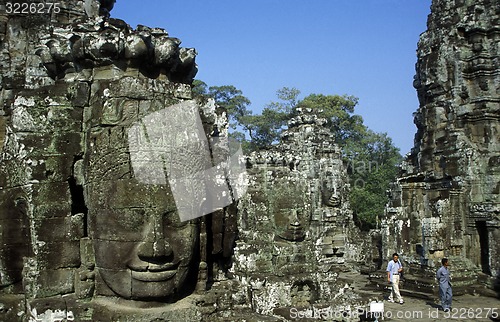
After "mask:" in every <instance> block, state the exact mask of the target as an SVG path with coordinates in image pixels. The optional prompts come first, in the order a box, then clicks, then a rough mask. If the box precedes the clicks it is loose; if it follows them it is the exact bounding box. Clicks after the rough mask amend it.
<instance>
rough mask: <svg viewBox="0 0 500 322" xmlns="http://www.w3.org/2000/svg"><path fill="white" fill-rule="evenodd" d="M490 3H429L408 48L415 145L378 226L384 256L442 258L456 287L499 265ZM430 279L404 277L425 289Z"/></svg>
mask: <svg viewBox="0 0 500 322" xmlns="http://www.w3.org/2000/svg"><path fill="white" fill-rule="evenodd" d="M498 8H500V3H499V1H497V0H477V1H476V0H474V1H472V0H456V1H446V0H434V1H433V2H432V7H431V14H430V16H429V19H428V24H427V25H428V30H427V31H426V32H424V33H423V34H422V35H421V36H420V41H419V44H418V51H417V54H418V61H417V65H416V70H417V74H416V76H415V81H414V86H415V88H416V89H417V94H418V98H419V102H420V107H419V109H418V110H417V112H416V113H415V114H414V117H415V120H414V121H415V124H416V126H417V134H416V135H415V146H414V148H413V149H412V151H411V153H410V154H409V155H408V156H407V158H406V160H405V162H404V164H403V166H402V172H401V174H400V176H399V178H398V180H397V182H396V183H395V184H394V186H393V187H392V191H391V201H390V203H389V205H388V207H387V208H386V218H385V221H384V225H383V232H384V235H385V238H384V256H386V257H387V258H388V257H390V254H391V253H392V252H393V251H398V252H400V253H401V254H402V258H403V259H404V260H405V261H406V262H408V263H409V264H410V267H411V268H412V271H411V272H412V273H415V274H417V272H419V271H420V273H419V274H420V275H422V274H423V275H424V276H426V275H427V274H429V276H432V275H431V274H433V271H434V270H435V269H437V267H439V266H440V264H439V262H440V259H441V258H442V257H445V256H446V257H451V258H452V262H455V265H454V266H452V269H453V274H455V277H456V278H455V283H454V290H455V289H456V291H457V292H461V291H463V290H464V288H461V287H460V286H465V285H470V284H472V283H474V282H475V281H476V280H477V277H478V274H479V276H484V275H481V274H486V276H497V275H498V274H499V272H500V261H499V259H500V256H499V255H500V248H499V245H500V243H499V241H500V239H499V237H500V233H499V231H500V230H499V228H500V226H499V225H500V197H499V193H500V180H499V179H500V168H499V162H498V160H499V157H500V144H499V130H500V125H499V115H500V114H499V111H500V110H499V108H500V104H499V102H500V95H499V93H500V63H499V57H500V55H499V54H500V48H499V46H498V44H499V41H498V39H499V37H500V33H499V30H500V29H499V17H500V16H499V15H500V12H499V11H498ZM421 268H423V269H424V270H423V271H421ZM410 276H411V274H408V275H407V279H410V280H411V278H410ZM432 281H433V278H431V279H420V280H418V279H415V280H414V281H410V282H409V283H407V284H408V285H411V284H412V283H413V284H415V285H414V286H416V287H417V288H420V289H421V290H426V289H427V290H428V289H429V288H431V289H432V284H433V283H432ZM429 284H431V285H429ZM471 289H472V288H470V290H471Z"/></svg>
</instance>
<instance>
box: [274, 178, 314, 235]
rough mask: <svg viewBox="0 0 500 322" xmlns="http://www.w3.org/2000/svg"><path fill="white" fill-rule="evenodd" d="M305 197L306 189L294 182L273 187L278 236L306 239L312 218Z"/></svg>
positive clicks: (275, 222) (275, 223) (275, 227)
mask: <svg viewBox="0 0 500 322" xmlns="http://www.w3.org/2000/svg"><path fill="white" fill-rule="evenodd" d="M305 197H306V195H305V192H304V190H303V189H300V187H298V186H295V185H293V184H291V185H288V186H286V185H284V184H279V185H278V186H275V187H273V192H272V197H271V212H272V217H273V223H274V229H275V233H276V236H277V238H279V239H282V240H287V241H295V242H296V241H302V240H304V238H305V236H306V232H307V229H308V228H309V224H310V220H311V218H310V217H311V216H310V211H309V207H307V203H306V200H305Z"/></svg>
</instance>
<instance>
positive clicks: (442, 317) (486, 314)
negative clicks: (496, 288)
mask: <svg viewBox="0 0 500 322" xmlns="http://www.w3.org/2000/svg"><path fill="white" fill-rule="evenodd" d="M404 301H405V303H404V304H399V303H390V302H388V301H387V300H384V302H383V303H384V313H383V317H379V318H378V321H418V322H434V321H436V322H438V321H489V322H491V321H500V300H499V299H496V298H493V297H486V296H479V295H477V296H474V295H462V296H454V297H453V302H452V309H451V311H450V312H443V311H442V310H441V309H440V308H441V306H440V305H439V303H438V301H437V299H436V301H435V302H433V301H428V300H424V299H419V298H411V297H405V298H404Z"/></svg>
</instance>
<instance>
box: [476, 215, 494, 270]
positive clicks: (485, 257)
mask: <svg viewBox="0 0 500 322" xmlns="http://www.w3.org/2000/svg"><path fill="white" fill-rule="evenodd" d="M476 228H477V233H478V235H479V246H480V248H481V270H482V271H483V273H485V274H488V275H491V268H490V243H489V236H488V227H487V226H486V221H476Z"/></svg>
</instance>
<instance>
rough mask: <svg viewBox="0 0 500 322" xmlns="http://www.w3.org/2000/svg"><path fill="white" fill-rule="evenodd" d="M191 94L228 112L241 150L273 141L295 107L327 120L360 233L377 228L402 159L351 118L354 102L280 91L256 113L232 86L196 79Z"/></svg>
mask: <svg viewBox="0 0 500 322" xmlns="http://www.w3.org/2000/svg"><path fill="white" fill-rule="evenodd" d="M193 93H195V95H198V96H205V97H212V98H214V99H215V101H216V102H217V103H218V104H219V105H220V106H222V107H224V108H225V109H226V110H227V111H228V115H229V118H230V125H231V128H232V129H233V132H232V134H231V136H232V137H234V138H236V139H238V140H239V141H240V142H242V146H243V148H244V151H245V152H249V151H251V150H259V149H265V148H267V147H269V146H271V145H272V144H275V143H277V142H278V141H279V137H280V135H281V133H282V132H283V130H285V129H286V125H287V122H288V121H289V120H290V119H291V118H292V117H294V116H295V115H296V114H297V109H298V108H308V109H312V110H315V111H316V114H317V115H318V116H319V117H322V118H325V119H326V120H327V126H328V127H329V128H330V130H331V131H332V133H333V135H334V137H335V141H336V143H337V144H338V145H339V146H340V147H341V148H342V153H343V161H344V164H345V165H346V167H347V172H348V174H349V180H350V184H351V192H350V203H351V209H352V210H353V212H354V217H355V220H356V223H357V224H358V225H359V226H360V227H361V228H362V229H368V228H373V227H375V225H376V221H377V217H378V216H379V215H381V214H382V213H383V211H384V207H385V205H386V203H387V201H388V197H387V193H386V190H387V189H388V187H389V184H390V182H392V181H393V180H394V179H395V177H396V175H397V165H398V164H399V163H400V162H401V160H402V157H401V155H400V154H399V149H398V148H396V147H395V146H394V144H393V142H392V139H391V138H390V137H388V136H387V134H386V133H376V132H373V131H372V130H370V129H369V128H368V127H367V126H366V125H364V123H363V118H362V117H361V116H360V115H357V114H355V107H356V105H357V104H358V98H356V97H354V96H349V95H323V94H310V95H308V96H306V97H305V98H304V99H302V100H299V99H298V97H299V95H300V91H299V90H298V89H296V88H288V87H283V88H282V89H280V90H278V91H277V92H276V96H277V98H278V100H277V101H273V102H270V103H269V104H267V105H266V106H265V107H264V108H263V109H262V112H261V113H260V114H255V115H254V114H252V112H251V111H250V110H248V106H249V105H250V101H249V100H248V99H247V98H246V97H244V96H243V93H242V92H241V91H240V90H238V89H236V88H235V87H234V86H231V85H225V86H211V87H208V86H207V85H206V84H205V83H203V82H201V81H195V82H194V83H193ZM238 130H240V131H238ZM241 130H242V131H243V132H241Z"/></svg>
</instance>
